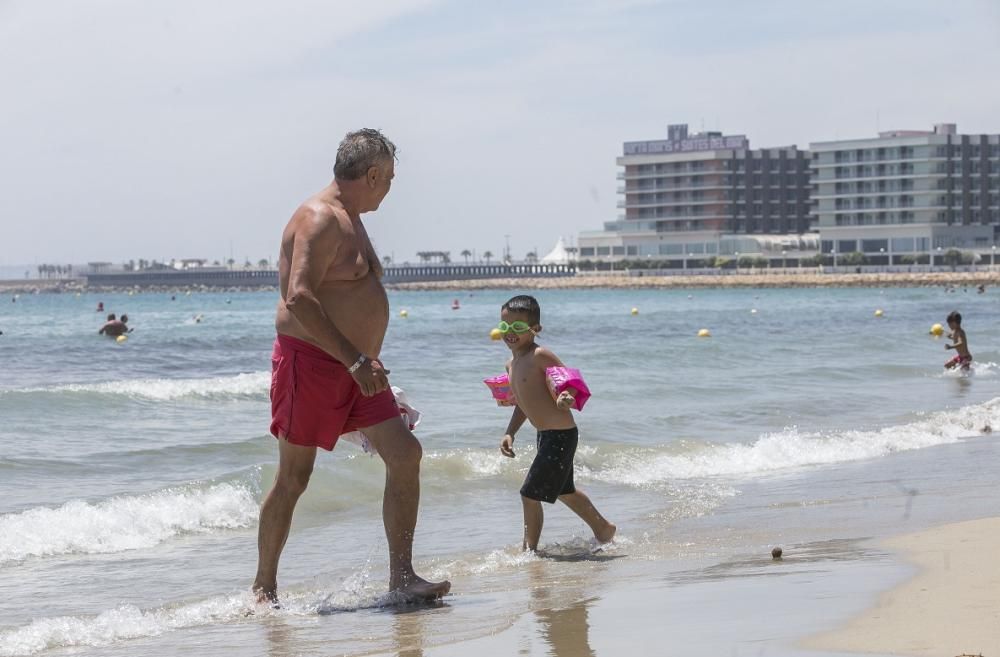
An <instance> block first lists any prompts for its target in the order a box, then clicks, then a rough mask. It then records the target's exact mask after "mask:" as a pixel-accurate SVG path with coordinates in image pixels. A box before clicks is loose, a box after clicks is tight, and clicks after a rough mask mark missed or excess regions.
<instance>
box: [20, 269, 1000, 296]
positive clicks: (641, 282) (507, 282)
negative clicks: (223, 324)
mask: <svg viewBox="0 0 1000 657" xmlns="http://www.w3.org/2000/svg"><path fill="white" fill-rule="evenodd" d="M385 284H386V288H388V289H390V290H399V291H464V290H515V289H521V290H525V289H527V290H590V289H712V288H718V289H741V288H747V289H749V288H758V289H759V288H887V287H978V286H979V285H985V286H987V287H991V286H994V285H1000V272H994V271H976V272H920V273H912V272H875V273H867V272H863V273H860V274H858V273H850V274H844V273H836V274H833V273H819V272H795V273H788V272H779V271H772V272H767V273H764V272H760V273H741V274H725V275H720V274H695V275H683V274H678V275H671V276H644V275H639V274H637V273H633V274H629V273H625V272H623V273H621V274H608V273H603V274H596V273H578V274H576V275H575V276H562V277H546V278H530V277H525V278H483V279H465V280H448V281H417V282H407V283H394V282H391V281H386V282H385ZM275 289H276V288H275V287H274V286H273V285H253V284H247V285H234V286H207V285H155V286H107V285H99V286H88V285H87V284H86V282H85V281H84V280H82V279H53V280H28V279H26V280H7V281H0V294H75V293H81V294H88V293H91V294H96V293H103V294H115V293H128V292H152V293H156V292H162V293H176V292H182V293H183V292H189V291H190V292H242V291H261V290H263V291H274V290H275Z"/></svg>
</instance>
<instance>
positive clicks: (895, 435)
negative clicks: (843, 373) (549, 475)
mask: <svg viewBox="0 0 1000 657" xmlns="http://www.w3.org/2000/svg"><path fill="white" fill-rule="evenodd" d="M994 426H997V427H998V428H1000V399H994V400H992V401H990V402H987V403H985V404H980V405H976V406H968V407H965V408H962V409H959V410H954V411H941V412H938V413H932V414H929V415H928V416H927V417H926V418H924V419H921V420H918V421H916V422H911V423H908V424H902V425H895V426H889V427H884V428H881V429H873V430H868V431H862V430H855V431H842V432H832V433H818V432H808V431H803V430H800V429H798V428H790V429H786V430H784V431H780V432H777V433H773V434H768V435H765V436H762V437H761V438H759V439H757V440H756V441H754V442H752V443H749V444H748V443H740V444H730V445H718V444H702V445H699V446H696V447H693V448H690V449H689V450H688V451H687V452H686V453H681V454H677V453H664V452H663V451H662V450H649V449H642V450H630V451H626V452H618V453H613V454H609V455H607V457H606V458H603V459H599V460H596V462H594V463H592V464H590V466H589V475H590V477H592V478H593V479H596V480H598V481H603V482H607V483H614V484H626V485H630V486H636V487H644V486H649V485H655V484H659V483H663V482H669V481H674V480H678V479H680V480H683V479H694V478H707V477H720V476H722V477H727V476H737V477H739V476H753V475H759V474H768V473H773V472H777V471H781V470H788V469H795V468H801V467H808V466H819V465H831V464H836V463H846V462H850V461H862V460H869V459H875V458H880V457H884V456H888V455H890V454H893V453H895V452H904V451H910V450H917V449H924V448H927V447H934V446H936V445H944V444H948V443H956V442H959V441H961V440H963V439H967V438H970V437H972V436H976V435H979V434H982V433H983V432H984V430H986V431H992V427H994Z"/></svg>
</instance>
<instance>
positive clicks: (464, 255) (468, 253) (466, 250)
mask: <svg viewBox="0 0 1000 657" xmlns="http://www.w3.org/2000/svg"><path fill="white" fill-rule="evenodd" d="M471 255H472V251H470V250H468V249H465V250H464V251H462V257H463V258H465V264H469V256H471Z"/></svg>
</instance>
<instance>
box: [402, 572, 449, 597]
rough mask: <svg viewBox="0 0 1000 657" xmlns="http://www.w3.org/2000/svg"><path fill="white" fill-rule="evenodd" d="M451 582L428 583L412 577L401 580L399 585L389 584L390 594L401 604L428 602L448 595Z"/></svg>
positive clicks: (422, 579) (420, 578)
mask: <svg viewBox="0 0 1000 657" xmlns="http://www.w3.org/2000/svg"><path fill="white" fill-rule="evenodd" d="M450 590H451V582H449V581H447V580H445V581H444V582H428V581H427V580H425V579H424V578H422V577H417V576H416V575H410V576H409V577H405V578H400V581H399V582H398V583H395V584H393V583H390V584H389V593H390V595H392V596H393V597H394V598H397V599H398V600H399V601H400V602H428V601H431V600H437V599H438V598H443V597H444V596H446V595H448V591H450Z"/></svg>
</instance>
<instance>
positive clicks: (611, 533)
mask: <svg viewBox="0 0 1000 657" xmlns="http://www.w3.org/2000/svg"><path fill="white" fill-rule="evenodd" d="M617 531H618V527H617V526H616V525H613V524H612V523H610V522H609V523H608V524H607V526H606V527H605V528H604V529H602V530H601V531H600V532H594V538H596V539H597V542H598V543H600V544H601V545H604V544H605V543H610V542H611V541H613V540H615V533H616V532H617Z"/></svg>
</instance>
